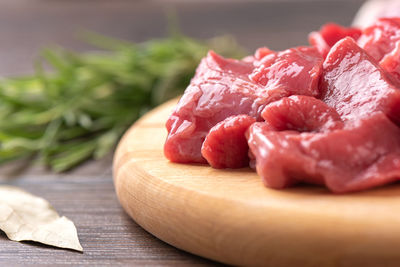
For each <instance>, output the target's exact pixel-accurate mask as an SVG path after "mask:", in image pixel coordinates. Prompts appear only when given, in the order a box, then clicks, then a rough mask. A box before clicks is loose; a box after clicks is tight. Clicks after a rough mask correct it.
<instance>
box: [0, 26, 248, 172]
mask: <svg viewBox="0 0 400 267" xmlns="http://www.w3.org/2000/svg"><path fill="white" fill-rule="evenodd" d="M89 39H90V43H92V44H94V45H95V46H96V47H98V48H101V49H105V50H106V51H101V52H90V53H89V52H86V53H73V52H70V51H66V50H63V49H60V48H58V49H53V50H49V49H47V50H45V51H43V53H42V59H41V61H40V62H37V64H36V74H35V75H32V76H27V77H18V78H13V79H3V80H0V121H1V123H0V163H4V162H8V161H10V160H17V159H21V158H26V157H30V156H32V155H36V156H37V158H38V161H39V162H41V163H43V164H45V165H46V166H48V167H50V168H51V169H52V170H54V171H56V172H61V171H66V170H68V169H70V168H72V167H74V166H77V165H78V164H80V163H81V162H83V161H85V160H87V159H89V158H95V159H98V158H101V157H103V156H104V155H106V154H107V153H109V152H110V151H111V150H112V149H113V148H114V147H115V145H116V143H117V142H118V140H119V138H120V136H121V135H122V134H123V133H124V131H125V130H126V129H127V128H128V127H129V126H130V125H131V124H132V123H133V122H134V121H135V120H137V119H138V118H139V117H140V116H141V115H143V113H145V112H146V111H148V110H150V109H151V108H153V107H155V106H157V105H159V104H161V103H163V102H165V101H167V100H169V99H171V98H173V97H175V96H177V95H179V94H182V92H183V90H184V89H185V88H186V86H187V85H188V84H189V82H190V79H191V78H192V76H193V75H194V72H195V69H196V67H197V65H198V63H199V61H200V59H201V58H202V57H203V56H205V54H206V53H207V51H208V50H209V49H212V50H215V51H217V52H218V53H221V54H222V55H225V56H228V57H240V56H242V55H243V50H242V49H240V48H239V47H238V46H237V45H236V44H235V42H234V40H232V38H229V37H218V38H214V39H212V40H209V41H207V42H201V41H197V40H193V39H191V38H188V37H185V36H182V35H181V34H179V33H178V32H177V31H175V30H174V31H173V34H172V37H169V38H165V39H159V40H152V41H149V42H145V43H140V44H137V43H129V42H125V41H120V40H115V39H112V38H109V37H105V36H99V35H95V34H91V35H90V36H89ZM44 66H46V67H50V70H49V71H46V70H45V69H48V68H44Z"/></svg>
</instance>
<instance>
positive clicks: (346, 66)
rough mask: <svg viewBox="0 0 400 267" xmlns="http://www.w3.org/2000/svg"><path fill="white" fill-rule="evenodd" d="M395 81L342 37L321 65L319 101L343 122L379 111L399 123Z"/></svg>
mask: <svg viewBox="0 0 400 267" xmlns="http://www.w3.org/2000/svg"><path fill="white" fill-rule="evenodd" d="M397 86H398V83H397V82H396V81H395V79H394V78H393V77H392V76H391V75H390V74H388V73H387V72H386V71H385V70H383V69H382V68H381V67H380V66H379V65H378V63H377V62H376V61H375V60H374V59H373V58H371V57H370V56H369V55H368V54H367V53H366V52H365V51H364V50H363V49H361V48H360V47H359V46H357V44H356V43H355V42H354V40H353V39H352V38H350V37H346V38H344V39H342V40H341V41H339V42H338V43H336V44H335V45H334V46H333V47H332V49H331V51H330V52H329V54H328V56H327V57H326V59H325V62H324V64H323V75H322V76H321V84H320V90H321V99H322V100H323V101H324V102H325V103H326V104H328V105H329V106H331V107H333V108H335V109H336V111H337V112H338V113H339V115H340V116H341V117H342V119H343V120H352V119H359V118H362V117H365V116H370V115H372V114H373V113H375V112H377V111H382V112H383V113H385V114H386V115H387V116H388V117H389V118H390V119H392V120H393V121H394V122H396V123H400V91H399V89H398V87H397Z"/></svg>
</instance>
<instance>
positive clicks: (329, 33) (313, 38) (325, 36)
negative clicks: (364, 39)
mask: <svg viewBox="0 0 400 267" xmlns="http://www.w3.org/2000/svg"><path fill="white" fill-rule="evenodd" d="M360 35H361V30H360V29H358V28H346V27H343V26H340V25H338V24H335V23H327V24H325V25H323V26H322V27H321V29H320V30H319V32H311V33H310V34H309V36H308V41H309V43H310V44H311V45H312V46H314V47H315V48H317V50H318V52H319V53H321V55H322V56H323V57H324V58H325V57H326V55H327V54H328V52H329V50H330V49H331V47H332V46H334V45H335V44H336V43H337V42H338V41H339V40H341V39H343V38H345V37H347V36H349V37H352V38H353V39H355V40H357V39H358V38H359V37H360Z"/></svg>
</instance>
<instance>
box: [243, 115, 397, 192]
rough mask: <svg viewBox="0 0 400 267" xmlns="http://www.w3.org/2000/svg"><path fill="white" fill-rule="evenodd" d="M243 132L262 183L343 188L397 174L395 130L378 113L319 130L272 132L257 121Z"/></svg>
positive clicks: (351, 188) (372, 184)
mask: <svg viewBox="0 0 400 267" xmlns="http://www.w3.org/2000/svg"><path fill="white" fill-rule="evenodd" d="M247 134H248V143H249V147H250V150H251V152H252V155H254V156H255V158H256V159H257V162H256V168H257V173H258V174H259V175H260V176H261V177H262V179H263V181H264V183H265V184H266V185H267V186H268V187H272V188H284V187H288V186H291V185H293V184H296V183H299V182H306V183H311V184H325V185H326V186H327V187H328V188H329V189H330V190H331V191H333V192H335V193H345V192H352V191H359V190H363V189H367V188H372V187H375V186H379V185H383V184H386V183H389V182H393V181H396V180H399V178H400V138H399V137H400V129H399V128H398V127H397V126H396V125H395V124H393V123H392V122H391V121H390V120H389V119H387V117H386V116H385V115H384V114H383V113H381V112H378V113H375V114H374V115H372V116H371V117H370V118H365V119H361V120H357V121H353V122H351V123H348V124H347V125H346V126H345V127H344V128H343V129H336V130H333V131H330V132H325V133H300V132H297V131H279V132H278V131H275V130H274V129H273V127H271V126H270V125H269V124H268V123H265V122H257V123H254V124H253V125H252V126H250V128H249V130H248V133H247Z"/></svg>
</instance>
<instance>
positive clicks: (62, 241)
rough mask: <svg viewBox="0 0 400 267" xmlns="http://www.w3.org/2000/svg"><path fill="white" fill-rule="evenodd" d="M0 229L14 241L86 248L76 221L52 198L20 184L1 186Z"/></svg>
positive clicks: (76, 248)
mask: <svg viewBox="0 0 400 267" xmlns="http://www.w3.org/2000/svg"><path fill="white" fill-rule="evenodd" d="M0 229H1V230H2V231H4V232H5V233H6V235H7V237H8V238H10V239H11V240H14V241H36V242H39V243H43V244H46V245H50V246H55V247H60V248H68V249H73V250H77V251H83V249H82V246H81V244H80V243H79V239H78V234H77V231H76V228H75V225H74V223H73V222H72V221H70V220H69V219H68V218H66V217H64V216H62V217H60V216H59V215H58V213H57V212H56V211H55V210H54V208H53V207H52V206H51V205H50V203H49V202H47V201H46V200H44V199H43V198H40V197H36V196H34V195H31V194H30V193H28V192H25V191H23V190H21V189H19V188H17V187H13V186H5V185H2V186H0Z"/></svg>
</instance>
